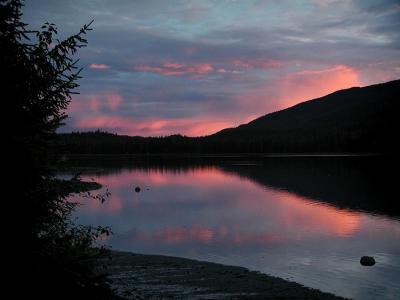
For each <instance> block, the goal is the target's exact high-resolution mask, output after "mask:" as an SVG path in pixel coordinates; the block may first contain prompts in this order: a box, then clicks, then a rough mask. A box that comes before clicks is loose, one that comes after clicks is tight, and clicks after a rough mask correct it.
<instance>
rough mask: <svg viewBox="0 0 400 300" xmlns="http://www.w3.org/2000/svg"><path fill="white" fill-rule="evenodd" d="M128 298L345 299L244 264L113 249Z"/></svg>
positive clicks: (117, 282)
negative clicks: (245, 266)
mask: <svg viewBox="0 0 400 300" xmlns="http://www.w3.org/2000/svg"><path fill="white" fill-rule="evenodd" d="M108 272H109V274H110V275H109V277H110V279H111V280H112V281H113V283H112V287H113V288H114V289H115V291H116V293H117V294H118V295H119V296H121V297H123V298H125V299H135V300H137V299H299V300H300V299H324V300H325V299H326V300H330V299H344V298H342V297H338V296H335V295H333V294H329V293H324V292H321V291H319V290H315V289H311V288H307V287H304V286H302V285H300V284H298V283H295V282H290V281H286V280H284V279H281V278H277V277H272V276H269V275H266V274H262V273H260V272H255V271H249V270H248V269H246V268H242V267H233V266H225V265H221V264H215V263H210V262H203V261H196V260H191V259H185V258H178V257H170V256H161V255H142V254H133V253H129V252H119V251H113V253H112V259H111V260H110V263H109V264H108Z"/></svg>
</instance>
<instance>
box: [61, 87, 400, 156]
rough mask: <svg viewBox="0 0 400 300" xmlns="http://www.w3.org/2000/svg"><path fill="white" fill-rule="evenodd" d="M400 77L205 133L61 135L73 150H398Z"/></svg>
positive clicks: (63, 147)
mask: <svg viewBox="0 0 400 300" xmlns="http://www.w3.org/2000/svg"><path fill="white" fill-rule="evenodd" d="M398 95H400V80H395V81H390V82H387V83H382V84H376V85H371V86H367V87H361V88H360V87H354V88H350V89H345V90H340V91H337V92H334V93H332V94H329V95H327V96H324V97H321V98H317V99H313V100H309V101H306V102H302V103H300V104H297V105H295V106H292V107H289V108H287V109H284V110H281V111H277V112H274V113H270V114H267V115H264V116H262V117H260V118H257V119H255V120H253V121H251V122H249V123H247V124H243V125H240V126H238V127H236V128H227V129H224V130H221V131H219V132H217V133H215V134H213V135H210V136H206V137H184V136H181V135H172V136H168V137H148V138H145V137H129V136H120V135H115V134H110V133H105V132H99V131H97V132H89V133H87V132H86V133H70V134H59V135H58V137H57V139H56V140H57V147H58V148H59V149H61V151H64V152H68V153H81V154H82V153H98V154H100V153H108V154H121V153H289V152H290V153H299V152H309V153H321V152H394V143H395V134H396V132H395V128H396V117H397V116H396V115H397V107H398V104H397V101H398V98H399V96H398Z"/></svg>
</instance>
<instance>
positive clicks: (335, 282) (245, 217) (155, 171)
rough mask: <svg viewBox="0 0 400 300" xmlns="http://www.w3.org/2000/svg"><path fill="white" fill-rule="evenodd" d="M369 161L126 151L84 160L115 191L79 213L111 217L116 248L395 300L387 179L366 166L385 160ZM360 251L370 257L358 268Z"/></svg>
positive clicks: (398, 264)
mask: <svg viewBox="0 0 400 300" xmlns="http://www.w3.org/2000/svg"><path fill="white" fill-rule="evenodd" d="M368 162H369V163H368V166H369V168H368V169H367V170H369V171H368V172H364V171H365V170H366V169H365V163H366V161H365V159H361V158H360V159H354V158H353V159H350V160H346V159H342V158H340V159H339V158H336V159H332V158H325V159H320V158H307V159H304V158H302V159H299V158H298V159H294V158H288V159H285V158H280V159H267V160H262V161H255V160H251V161H249V160H247V161H243V160H241V161H237V160H235V161H233V160H232V159H231V158H229V159H227V158H218V160H217V161H211V162H210V161H206V162H204V161H202V162H198V161H197V162H196V161H195V162H193V161H192V162H190V163H189V162H187V161H184V162H177V161H176V160H175V162H174V163H170V162H169V161H161V162H160V161H157V162H156V163H154V162H153V161H144V162H143V161H141V160H128V161H125V162H124V163H120V165H119V167H115V165H116V164H113V163H112V162H110V161H105V160H101V161H100V162H99V163H97V164H96V163H95V162H92V163H91V162H90V161H87V160H86V166H85V167H86V168H87V169H86V170H87V172H86V173H87V175H86V178H87V179H89V178H93V179H94V180H96V181H98V182H100V183H102V184H103V185H104V186H105V187H107V188H109V189H110V191H111V193H112V196H111V198H110V199H109V200H108V201H106V202H105V203H104V204H100V203H98V202H96V201H94V200H90V199H89V200H88V199H81V200H82V201H83V203H84V205H83V206H82V207H81V208H80V210H79V212H78V214H77V216H78V217H79V221H80V222H82V223H86V224H93V225H97V224H102V225H110V226H111V227H112V229H113V231H114V232H115V235H114V236H112V237H110V238H109V240H107V241H106V242H107V243H108V244H109V245H112V246H113V247H114V248H115V249H121V250H129V251H134V252H141V253H157V254H166V255H177V256H185V257H189V258H197V259H203V260H210V261H216V262H221V263H227V264H234V265H242V266H246V267H249V268H251V269H256V270H260V271H263V272H266V273H270V274H273V275H276V276H280V277H284V278H289V279H292V280H295V281H298V282H301V283H303V284H305V285H308V286H312V287H316V288H320V289H322V290H324V291H330V292H335V293H337V294H340V295H343V296H348V297H354V298H357V299H376V298H380V299H395V297H394V295H396V294H397V295H398V294H400V284H399V283H398V281H397V280H396V279H397V278H399V276H400V269H399V268H400V222H399V221H398V220H397V219H396V218H392V217H389V216H388V215H391V216H396V215H397V209H396V208H395V207H394V208H393V209H392V210H390V209H389V208H390V207H389V204H390V201H391V199H392V198H386V197H385V199H386V200H381V197H380V195H386V193H389V192H390V191H388V189H386V190H383V189H382V188H381V184H383V183H384V182H388V181H385V180H383V176H382V174H379V176H376V175H374V174H373V172H371V171H372V170H373V169H374V168H375V170H376V168H378V167H380V166H382V165H383V164H382V161H379V160H372V159H369V160H368ZM123 166H125V167H123ZM80 167H82V165H80ZM135 186H140V187H141V188H142V190H141V192H140V193H135V192H134V187H135ZM388 199H389V200H388ZM350 208H351V209H350ZM360 210H363V211H365V210H368V211H369V212H371V213H366V212H362V211H360ZM362 255H373V256H375V257H376V259H377V265H376V266H374V267H373V268H365V267H361V266H360V264H359V258H360V256H362Z"/></svg>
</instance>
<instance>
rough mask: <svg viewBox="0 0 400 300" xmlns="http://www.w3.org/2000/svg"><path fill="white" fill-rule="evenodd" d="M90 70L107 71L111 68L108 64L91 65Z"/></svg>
mask: <svg viewBox="0 0 400 300" xmlns="http://www.w3.org/2000/svg"><path fill="white" fill-rule="evenodd" d="M89 68H90V69H93V70H105V69H108V68H110V66H109V65H106V64H90V66H89Z"/></svg>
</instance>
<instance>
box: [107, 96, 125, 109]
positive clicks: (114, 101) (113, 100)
mask: <svg viewBox="0 0 400 300" xmlns="http://www.w3.org/2000/svg"><path fill="white" fill-rule="evenodd" d="M106 99H107V104H108V107H109V108H110V109H112V110H115V109H117V108H118V107H119V106H120V104H121V102H122V97H121V96H120V95H118V94H114V93H110V94H108V95H106Z"/></svg>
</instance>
